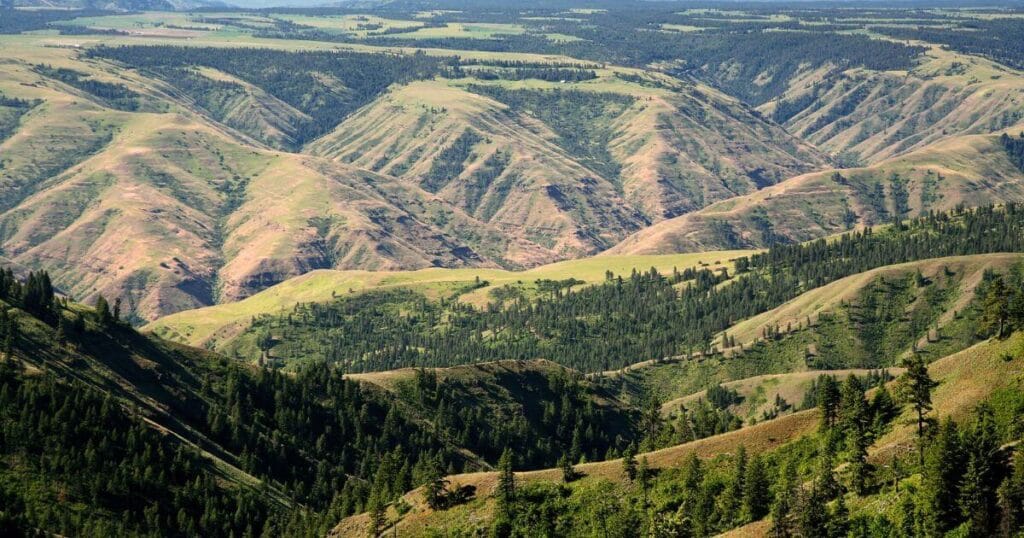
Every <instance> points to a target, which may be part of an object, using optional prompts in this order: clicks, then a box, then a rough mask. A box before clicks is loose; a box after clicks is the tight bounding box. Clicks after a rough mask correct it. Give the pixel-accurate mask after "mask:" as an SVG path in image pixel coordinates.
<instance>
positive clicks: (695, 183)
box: [609, 79, 827, 222]
mask: <svg viewBox="0 0 1024 538" xmlns="http://www.w3.org/2000/svg"><path fill="white" fill-rule="evenodd" d="M659 80H660V79H659ZM666 84H669V83H667V82H666ZM671 84H672V86H671V87H672V92H671V93H668V92H651V93H649V94H647V95H644V96H642V97H640V98H639V99H638V100H637V102H636V103H634V104H633V106H632V107H630V108H629V109H628V110H626V111H625V112H624V113H623V114H621V115H620V116H619V117H617V118H614V120H613V122H612V125H611V129H612V133H613V135H612V137H611V139H610V143H609V150H610V152H611V154H612V156H613V157H614V158H615V159H616V160H617V161H618V162H619V163H620V164H621V166H622V172H621V173H622V186H623V189H624V192H625V196H626V198H627V199H628V200H629V201H630V202H631V203H632V204H633V205H634V206H636V207H638V208H639V209H640V210H641V211H643V212H644V213H645V214H646V215H649V217H650V219H651V220H652V221H653V222H657V221H661V220H663V219H666V218H671V217H674V216H677V215H680V214H682V213H686V212H690V211H694V210H697V209H700V208H702V207H705V206H707V205H710V204H712V203H714V202H717V201H720V200H724V199H726V198H731V197H733V196H737V195H741V194H746V193H749V192H753V191H756V190H758V189H761V188H764V187H767V186H769V185H773V184H776V183H779V182H781V181H783V180H785V179H786V178H789V177H793V176H795V175H798V174H800V173H803V172H807V171H810V170H816V169H821V168H825V167H826V166H827V161H826V160H825V159H824V158H823V157H822V155H821V153H820V152H819V151H818V150H816V149H814V148H813V147H811V146H810V145H808V144H806V143H804V142H802V141H800V140H799V139H797V138H795V137H793V136H792V135H790V134H789V133H787V132H786V131H784V130H783V129H780V128H779V127H778V126H777V125H775V124H773V123H770V122H768V121H765V120H764V119H762V118H761V117H759V116H757V115H756V114H754V113H752V111H751V110H750V109H749V108H747V107H746V106H744V105H742V104H741V103H740V102H738V101H737V100H735V99H733V98H731V97H728V96H726V95H724V94H722V93H720V92H718V91H717V90H714V89H712V88H709V87H707V86H703V85H695V84H684V83H679V82H673V83H671ZM648 91H650V90H648Z"/></svg>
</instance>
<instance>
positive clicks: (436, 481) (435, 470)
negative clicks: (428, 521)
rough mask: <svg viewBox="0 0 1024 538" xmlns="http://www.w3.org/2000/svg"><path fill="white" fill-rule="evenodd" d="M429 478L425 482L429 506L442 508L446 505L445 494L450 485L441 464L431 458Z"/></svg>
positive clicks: (425, 493)
mask: <svg viewBox="0 0 1024 538" xmlns="http://www.w3.org/2000/svg"><path fill="white" fill-rule="evenodd" d="M426 473H427V478H426V481H425V483H424V486H423V488H424V496H425V497H426V499H427V506H429V507H430V508H431V510H440V509H442V508H444V506H445V494H446V491H447V487H448V480H446V479H445V477H444V473H443V472H442V471H441V464H440V462H438V461H437V460H436V459H433V458H431V460H430V461H428V462H427V470H426Z"/></svg>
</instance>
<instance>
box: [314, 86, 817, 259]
mask: <svg viewBox="0 0 1024 538" xmlns="http://www.w3.org/2000/svg"><path fill="white" fill-rule="evenodd" d="M602 75H603V76H602V78H599V79H596V80H595V81H588V82H585V83H576V84H571V85H567V86H566V85H556V84H550V83H530V84H515V85H508V86H509V87H511V88H515V89H519V88H523V89H533V90H548V91H550V90H555V89H566V88H568V89H571V90H582V91H595V92H611V93H614V94H621V95H629V96H632V97H634V99H635V100H634V102H633V103H632V104H631V105H629V106H628V107H625V108H624V109H622V110H621V111H614V112H612V113H610V115H609V117H607V118H604V119H602V120H601V123H602V125H599V126H597V127H599V128H602V129H605V130H606V131H607V132H608V133H609V134H610V137H609V141H608V151H609V152H610V154H611V156H612V157H613V158H614V159H615V160H616V161H617V163H618V164H619V165H621V167H622V168H621V177H620V178H615V177H603V176H602V175H601V174H600V173H598V172H596V171H594V170H592V169H588V168H587V167H586V166H585V165H583V164H581V163H580V162H579V161H578V160H577V157H576V156H574V155H570V154H568V153H566V151H565V150H563V149H561V148H560V147H558V145H557V140H556V139H557V137H558V135H557V134H555V133H554V132H553V131H552V129H551V128H550V126H547V125H545V124H543V123H542V122H540V121H539V120H538V119H536V118H535V117H533V115H531V114H530V113H529V111H509V110H508V109H507V107H506V106H505V105H503V104H501V103H498V102H496V101H494V100H491V99H489V98H487V97H484V96H481V95H477V94H475V93H472V92H471V91H468V90H467V89H465V88H464V87H463V85H464V84H466V83H467V81H465V80H460V81H447V82H446V81H429V82H418V83H414V84H410V85H408V86H403V87H399V88H395V89H393V91H392V92H391V93H389V94H388V95H387V96H385V97H384V98H383V99H381V100H378V102H376V103H375V104H374V105H372V106H370V107H367V108H365V109H364V110H362V111H360V112H359V113H358V114H356V115H355V116H353V117H352V118H350V119H348V120H347V121H346V122H344V123H342V124H341V125H340V126H339V127H338V128H337V129H335V131H334V132H333V133H331V134H329V135H327V136H325V137H323V138H321V139H319V140H317V141H315V142H313V143H311V144H310V145H309V146H308V147H307V148H306V150H307V151H308V152H310V153H313V154H318V155H326V156H330V157H332V158H335V159H339V160H342V161H346V162H351V163H352V164H355V165H357V166H360V167H363V168H368V169H372V170H376V171H379V172H381V173H384V174H390V175H395V176H398V177H402V178H405V179H408V180H410V181H422V178H423V177H424V176H425V175H426V174H428V173H429V171H430V169H431V167H432V166H433V165H434V163H435V162H436V160H437V159H438V157H439V155H440V154H441V153H442V151H444V149H445V148H446V147H447V146H450V145H451V144H452V143H453V141H454V140H456V139H457V138H458V137H459V136H460V135H462V134H463V133H465V132H466V131H472V132H473V133H476V134H478V135H480V136H482V137H483V138H485V140H484V141H482V142H480V143H478V144H477V145H476V146H475V147H474V151H473V153H472V154H471V155H470V157H469V160H468V161H467V164H466V166H465V168H464V170H463V171H462V172H461V173H460V174H459V177H458V178H453V179H452V180H451V181H449V182H447V183H446V184H445V186H444V187H443V188H442V189H441V190H440V192H439V195H441V196H443V197H444V198H446V199H448V200H449V201H451V202H452V203H453V204H456V205H459V206H461V207H463V208H464V209H465V210H466V211H467V212H469V213H471V214H473V215H474V216H477V217H478V218H480V219H482V220H487V221H490V222H495V223H499V224H500V225H501V226H503V227H506V228H509V229H511V228H512V227H517V226H525V227H526V229H527V230H529V231H528V235H527V237H543V236H545V235H546V234H547V233H548V232H545V231H544V230H545V228H551V224H552V223H550V222H548V221H547V220H544V219H541V220H539V221H538V220H537V219H539V218H540V217H539V216H538V214H547V213H548V212H550V211H551V210H554V211H555V212H556V213H566V214H569V218H573V219H576V220H581V219H583V220H587V218H586V215H587V214H588V213H592V214H593V215H594V217H590V218H589V219H590V220H592V219H593V218H598V219H602V220H603V222H605V223H607V225H611V226H610V227H609V226H607V225H605V226H603V228H609V230H608V231H606V232H603V233H602V234H600V235H599V236H597V237H588V236H591V235H592V234H591V233H590V231H588V230H584V231H586V232H587V233H586V234H585V235H582V236H581V234H577V236H580V237H579V240H582V241H584V242H585V243H587V242H589V243H595V242H596V241H599V240H600V241H604V240H605V239H606V237H607V236H608V235H611V234H615V233H619V229H621V228H625V227H626V226H623V225H619V224H617V222H618V221H621V220H622V219H623V215H621V214H618V213H615V212H613V211H612V209H613V207H606V206H604V204H597V203H595V202H594V201H593V200H594V199H595V198H600V199H606V198H608V197H609V196H610V197H612V202H614V203H613V204H612V206H614V205H616V204H617V205H624V204H623V202H622V201H621V200H619V201H617V202H615V200H616V199H617V197H618V194H617V192H616V184H621V190H622V196H623V197H624V198H625V200H626V201H627V202H628V203H629V206H628V207H632V208H635V209H636V210H638V211H639V212H640V213H642V214H643V215H644V218H645V219H647V220H650V221H658V220H661V219H663V218H666V217H671V216H675V215H678V214H680V213H684V212H687V211H692V210H694V209H698V208H700V207H703V206H705V205H707V204H709V203H712V202H715V201H718V200H722V199H725V198H729V197H731V196H735V195H736V194H742V193H746V192H750V191H753V190H756V189H758V188H761V187H764V186H766V185H770V184H774V183H777V182H779V181H781V180H783V179H785V178H787V177H790V176H792V175H794V174H798V173H800V172H803V171H808V170H811V169H815V168H821V167H823V166H824V165H825V160H824V159H823V158H822V157H821V156H820V154H819V153H818V152H817V151H816V150H814V149H813V148H811V147H810V146H808V145H807V144H804V143H802V142H800V141H799V140H797V139H795V138H794V137H792V136H791V135H789V134H787V133H786V132H785V131H783V130H782V129H779V128H778V127H777V126H774V125H772V124H771V123H769V122H766V121H764V120H762V119H760V118H758V117H757V116H756V115H755V114H753V113H752V111H750V110H749V109H747V108H746V107H744V106H742V105H740V104H739V103H738V102H736V101H735V100H734V99H732V98H729V97H727V96H725V95H722V94H721V93H719V92H717V91H715V90H712V89H710V88H708V87H706V86H702V85H697V84H683V83H680V82H678V81H675V82H672V83H670V82H661V83H664V84H673V86H672V91H666V90H664V89H657V88H655V89H652V88H646V87H643V86H641V85H639V84H629V83H625V82H621V81H616V82H613V80H614V79H612V78H611V77H610V76H609V75H610V73H602ZM469 82H472V83H479V81H469ZM489 159H491V160H492V162H488V160H489ZM495 159H499V160H504V161H506V162H505V163H504V164H503V165H501V166H500V169H498V170H497V172H498V174H497V176H495V177H493V178H491V177H488V178H487V179H486V180H484V179H481V178H482V177H483V175H482V174H485V173H486V172H487V171H488V168H492V169H493V168H499V167H498V166H496V165H495V164H494V162H493V161H494V160H495ZM582 178H590V179H591V180H592V181H581V179H582ZM552 186H554V187H555V188H557V191H553V190H552ZM542 188H543V190H542ZM573 193H575V194H573ZM574 196H576V197H578V196H582V197H583V199H584V200H585V201H586V203H583V204H580V203H574V204H569V205H567V204H566V203H565V202H564V201H562V200H563V199H565V198H569V199H570V200H571V199H572V198H573V197H574ZM549 199H550V200H549ZM538 204H541V205H538ZM580 210H583V211H584V213H583V214H582V215H578V214H579V213H580ZM548 218H550V217H548ZM536 226H539V227H537V228H535V227H536ZM575 226H576V227H579V224H578V223H577V224H575ZM551 229H552V230H553V231H554V232H555V233H558V230H560V229H566V228H565V226H564V225H563V224H557V225H556V226H555V227H554V228H551ZM541 242H543V241H541ZM568 246H572V243H569V244H568ZM584 246H586V245H585V244H584ZM574 248H575V247H574Z"/></svg>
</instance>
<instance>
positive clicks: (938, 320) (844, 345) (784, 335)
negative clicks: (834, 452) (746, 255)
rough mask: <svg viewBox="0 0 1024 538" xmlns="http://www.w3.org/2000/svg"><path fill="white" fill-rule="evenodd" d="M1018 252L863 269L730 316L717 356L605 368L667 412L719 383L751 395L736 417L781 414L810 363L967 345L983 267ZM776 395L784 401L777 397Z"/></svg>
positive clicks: (848, 363) (866, 362) (625, 393)
mask: <svg viewBox="0 0 1024 538" xmlns="http://www.w3.org/2000/svg"><path fill="white" fill-rule="evenodd" d="M1021 260H1022V257H1021V255H1019V254H989V255H982V256H965V257H953V258H939V259H931V260H924V261H920V262H912V263H906V264H899V265H893V266H887V267H883V268H880V269H875V270H872V271H867V272H864V273H860V274H857V275H854V276H851V277H847V278H843V279H840V280H837V281H836V282H833V283H831V284H829V285H826V286H823V287H821V288H817V289H814V290H811V291H808V292H806V293H804V294H802V295H800V296H799V297H798V298H796V299H794V300H792V301H788V302H786V303H785V304H783V305H781V306H779V307H777V308H774V309H772V310H769V311H767V312H765V313H762V314H759V315H756V316H752V317H750V318H748V319H745V320H742V321H740V322H738V323H736V324H734V325H733V326H731V327H729V329H728V330H726V331H723V333H721V334H719V335H718V338H717V340H716V342H717V343H718V344H719V345H720V348H721V349H723V350H724V352H723V354H721V355H717V354H716V355H713V356H709V357H701V358H699V360H693V359H692V358H687V357H686V356H680V357H677V358H673V359H670V360H663V361H656V362H650V363H642V364H638V365H635V366H633V367H630V368H628V369H626V370H625V371H614V372H603V373H602V376H603V377H605V378H606V379H607V383H608V384H609V385H610V387H614V388H613V389H612V390H613V391H615V392H618V393H619V394H621V395H622V398H623V399H625V400H626V401H634V402H637V403H639V402H640V401H642V399H644V398H650V397H652V396H653V397H656V398H657V399H658V400H659V401H661V402H666V403H665V404H663V409H664V410H665V411H670V410H672V409H673V408H675V407H677V406H678V404H679V403H682V402H693V401H694V400H695V399H697V398H699V397H702V396H703V394H704V390H705V389H706V388H707V387H708V386H710V385H712V384H715V383H724V384H725V385H724V386H726V387H729V388H735V389H737V390H739V391H740V392H741V395H744V396H746V395H747V393H748V392H749V393H751V394H753V395H754V396H753V397H752V398H750V399H745V400H743V401H741V402H738V405H737V406H735V407H734V408H733V409H734V411H737V412H740V416H741V417H743V418H746V419H750V418H753V419H761V418H762V417H763V413H764V412H765V411H767V412H768V413H769V414H776V413H782V414H785V413H787V412H792V411H794V410H797V409H799V408H800V406H801V405H803V403H804V401H803V396H804V393H803V391H802V388H801V387H802V384H805V383H809V382H810V381H811V380H812V379H813V378H814V377H815V375H814V374H813V372H816V371H819V370H836V369H848V368H861V369H864V368H867V369H879V368H893V367H898V366H899V365H900V361H901V359H902V358H903V357H905V356H907V355H909V354H910V353H911V352H912V350H914V349H916V350H917V352H918V353H919V354H922V355H923V356H925V357H928V358H930V359H934V358H938V357H942V356H946V355H948V354H950V353H954V352H957V351H959V350H962V349H964V348H966V347H969V346H971V345H973V344H974V343H975V342H976V341H977V338H978V334H977V332H976V327H977V324H978V321H979V319H980V303H981V297H983V296H984V294H985V292H986V291H985V290H986V289H987V288H986V285H987V277H986V275H990V274H992V273H993V272H995V273H1001V274H1005V273H1007V272H1009V271H1010V270H1011V269H1013V268H1014V267H1017V266H1018V264H1019V263H1020V262H1021ZM919 274H920V275H921V277H922V278H923V280H922V281H921V284H920V285H919V284H918V275H919ZM979 294H980V295H979ZM723 336H724V337H726V338H728V343H727V344H722V338H723ZM804 372H807V373H804ZM777 376H778V377H777ZM741 379H742V380H747V381H744V382H742V383H740V382H738V381H737V380H741ZM776 394H781V395H782V398H783V400H784V402H778V401H776V399H775V395H776ZM780 403H781V405H780ZM751 407H753V411H754V412H755V413H754V414H753V415H751V414H750V413H749V411H751Z"/></svg>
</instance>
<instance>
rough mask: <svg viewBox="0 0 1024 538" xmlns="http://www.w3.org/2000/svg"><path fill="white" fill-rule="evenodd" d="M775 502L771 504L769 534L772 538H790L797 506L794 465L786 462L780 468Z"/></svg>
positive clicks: (794, 525) (794, 524)
mask: <svg viewBox="0 0 1024 538" xmlns="http://www.w3.org/2000/svg"><path fill="white" fill-rule="evenodd" d="M776 487H777V490H776V493H775V502H774V503H773V504H772V526H771V529H770V530H769V534H770V535H771V536H772V537H773V538H787V537H789V536H792V535H793V533H794V530H795V527H796V522H795V521H794V515H795V514H794V513H793V511H794V509H795V508H796V506H797V495H798V494H799V485H798V484H797V474H796V465H795V464H794V463H793V462H792V461H787V462H786V464H785V465H784V466H783V468H782V476H780V477H779V482H778V483H777V484H776Z"/></svg>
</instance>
